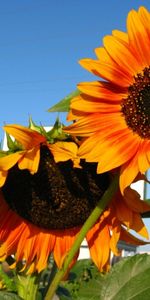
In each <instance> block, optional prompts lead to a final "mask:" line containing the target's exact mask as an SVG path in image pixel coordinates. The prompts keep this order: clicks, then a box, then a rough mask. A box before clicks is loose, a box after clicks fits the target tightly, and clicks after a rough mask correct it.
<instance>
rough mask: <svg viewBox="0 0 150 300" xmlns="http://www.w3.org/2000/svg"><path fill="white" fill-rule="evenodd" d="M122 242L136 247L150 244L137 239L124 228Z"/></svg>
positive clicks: (122, 229)
mask: <svg viewBox="0 0 150 300" xmlns="http://www.w3.org/2000/svg"><path fill="white" fill-rule="evenodd" d="M120 240H123V241H125V242H126V243H129V244H131V245H135V246H140V245H146V244H150V242H145V241H143V240H140V239H138V238H137V237H135V236H133V235H132V234H131V233H130V232H129V231H127V230H126V229H124V228H123V227H122V228H121V234H120Z"/></svg>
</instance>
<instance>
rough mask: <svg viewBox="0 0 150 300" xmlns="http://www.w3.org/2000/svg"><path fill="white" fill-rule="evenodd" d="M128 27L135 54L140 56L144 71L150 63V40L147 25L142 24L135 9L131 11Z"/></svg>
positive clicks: (139, 59) (140, 63) (139, 60)
mask: <svg viewBox="0 0 150 300" xmlns="http://www.w3.org/2000/svg"><path fill="white" fill-rule="evenodd" d="M127 28H128V35H129V42H130V45H131V47H132V48H133V51H134V53H135V56H136V57H137V58H138V62H139V66H141V71H142V69H143V68H144V67H146V66H149V65H150V55H149V49H150V40H149V37H148V34H147V32H146V28H145V26H144V25H143V24H142V22H141V20H140V17H139V15H138V13H137V12H136V11H135V10H132V11H130V12H129V14H128V18H127Z"/></svg>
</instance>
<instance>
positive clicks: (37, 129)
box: [29, 117, 42, 133]
mask: <svg viewBox="0 0 150 300" xmlns="http://www.w3.org/2000/svg"><path fill="white" fill-rule="evenodd" d="M29 128H30V129H32V130H34V131H37V132H39V133H42V132H41V131H42V130H41V126H38V125H36V124H35V123H34V122H33V120H32V118H31V117H30V118H29Z"/></svg>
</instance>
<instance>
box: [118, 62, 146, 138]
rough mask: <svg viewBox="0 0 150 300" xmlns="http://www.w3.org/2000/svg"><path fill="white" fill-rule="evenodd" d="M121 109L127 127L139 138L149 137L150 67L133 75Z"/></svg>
mask: <svg viewBox="0 0 150 300" xmlns="http://www.w3.org/2000/svg"><path fill="white" fill-rule="evenodd" d="M134 80H135V82H134V83H133V84H132V85H131V86H130V87H129V89H128V97H127V98H125V99H123V101H122V109H121V111H122V112H123V114H124V117H125V120H126V123H127V125H128V127H129V128H131V129H132V130H133V131H134V132H136V133H137V134H138V135H139V136H140V137H141V138H147V139H150V67H148V68H147V67H146V68H145V69H144V70H143V73H142V74H137V76H135V77H134Z"/></svg>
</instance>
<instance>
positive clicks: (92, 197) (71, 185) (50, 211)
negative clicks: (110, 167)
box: [0, 125, 110, 272]
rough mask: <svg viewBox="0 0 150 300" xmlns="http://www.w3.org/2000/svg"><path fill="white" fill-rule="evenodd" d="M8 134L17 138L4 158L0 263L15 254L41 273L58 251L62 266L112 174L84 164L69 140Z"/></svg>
mask: <svg viewBox="0 0 150 300" xmlns="http://www.w3.org/2000/svg"><path fill="white" fill-rule="evenodd" d="M5 130H6V132H7V133H9V134H11V136H13V137H14V138H15V140H13V139H11V137H10V136H8V139H9V145H10V148H9V150H7V151H2V152H1V155H2V156H1V157H0V183H1V190H0V207H1V208H0V244H1V247H0V260H4V259H5V258H6V257H7V256H9V255H11V254H15V257H16V261H17V262H18V261H25V266H24V268H26V267H29V270H28V271H29V272H33V271H36V270H37V271H38V272H40V271H41V270H42V269H44V268H45V267H46V264H47V260H48V256H49V255H50V253H51V252H53V253H54V258H55V260H56V263H57V265H58V266H61V263H62V260H63V257H64V256H65V255H66V254H67V251H68V250H69V249H70V247H71V245H72V243H73V241H74V239H75V237H76V235H77V233H78V231H79V229H80V228H81V226H82V224H83V223H84V222H85V220H86V219H87V218H88V216H89V215H90V213H91V211H92V210H93V209H94V207H95V206H96V204H97V202H98V201H99V199H100V198H101V196H102V195H103V193H104V191H105V190H106V189H107V187H108V185H109V182H110V177H109V174H107V173H106V174H103V175H97V174H96V164H88V163H86V162H85V161H84V160H82V161H81V162H80V159H79V157H78V155H77V151H78V144H77V143H76V142H74V141H73V140H72V139H71V138H70V137H68V136H67V139H63V140H59V141H58V140H57V141H53V142H51V140H50V138H49V137H48V138H47V136H46V135H45V133H44V134H43V133H40V132H37V130H34V129H33V128H32V129H31V128H26V127H23V126H20V125H9V126H5ZM55 136H56V135H55ZM74 261H75V259H74ZM24 268H23V269H24Z"/></svg>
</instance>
